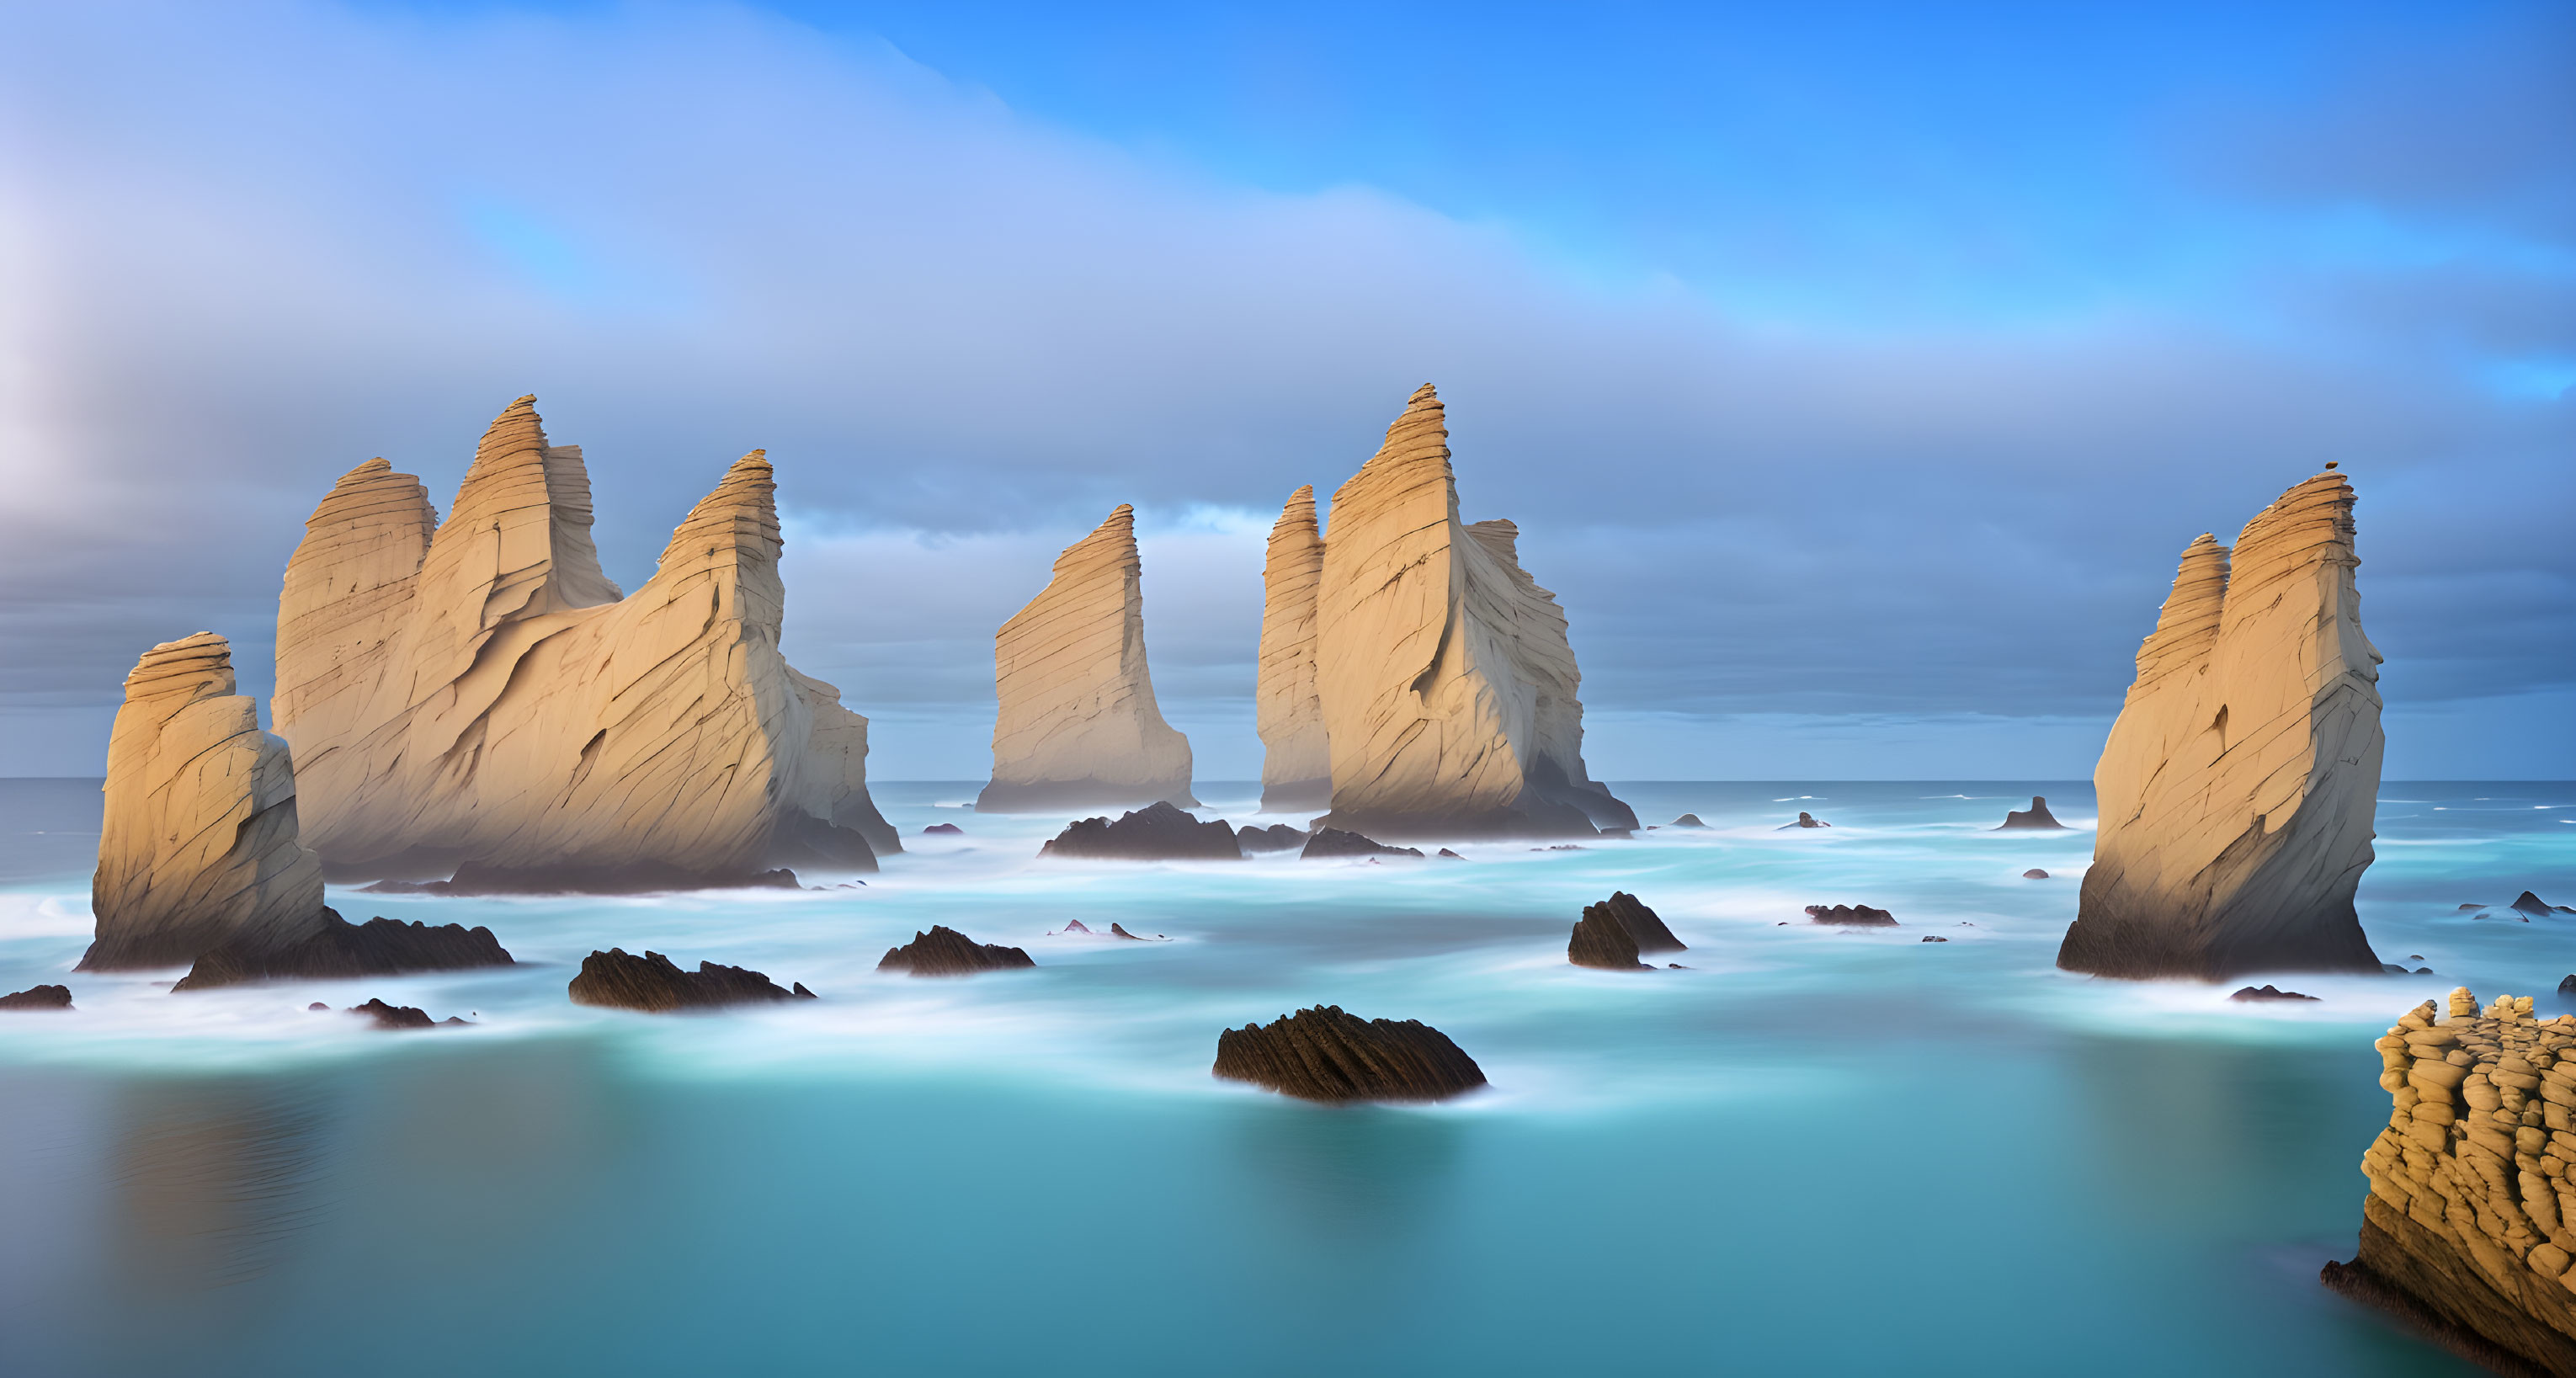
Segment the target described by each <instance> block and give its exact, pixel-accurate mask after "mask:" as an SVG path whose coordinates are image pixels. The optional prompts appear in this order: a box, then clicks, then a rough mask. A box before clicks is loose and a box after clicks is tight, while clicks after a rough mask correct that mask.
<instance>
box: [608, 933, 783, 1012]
mask: <svg viewBox="0 0 2576 1378" xmlns="http://www.w3.org/2000/svg"><path fill="white" fill-rule="evenodd" d="M569 990H570V993H571V995H572V1002H573V1003H574V1004H576V1005H606V1006H609V1007H611V1008H614V1009H627V1010H643V1011H646V1012H647V1013H651V1014H662V1013H666V1012H668V1011H671V1010H686V1009H714V1008H716V1007H717V1006H720V1005H746V1004H755V1003H758V1002H760V1001H763V1000H794V999H798V998H803V999H807V1000H811V999H813V998H814V993H813V992H812V991H809V990H807V989H805V987H804V984H803V983H802V982H799V983H798V984H797V987H796V989H795V990H793V991H786V990H781V989H779V988H778V985H777V983H775V982H773V981H771V980H770V979H769V977H768V976H766V975H764V974H762V973H760V972H757V971H752V970H750V969H748V968H745V967H728V966H718V965H716V964H715V963H713V962H700V963H698V969H697V970H695V971H682V970H681V969H680V968H679V966H678V965H677V964H675V963H674V962H672V960H671V959H670V958H668V957H665V956H663V955H662V954H661V953H659V952H647V953H645V954H644V955H643V956H641V957H638V956H635V955H634V954H632V953H630V952H628V951H626V950H625V949H624V948H618V947H612V948H610V949H608V950H607V951H606V952H593V953H592V954H590V955H589V956H587V957H584V958H582V959H581V974H580V975H578V976H575V977H574V978H572V984H571V986H570V987H569Z"/></svg>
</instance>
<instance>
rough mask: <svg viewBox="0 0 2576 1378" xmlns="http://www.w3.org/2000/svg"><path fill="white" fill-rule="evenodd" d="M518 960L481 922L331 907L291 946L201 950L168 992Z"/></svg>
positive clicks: (238, 944) (237, 942)
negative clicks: (349, 914)
mask: <svg viewBox="0 0 2576 1378" xmlns="http://www.w3.org/2000/svg"><path fill="white" fill-rule="evenodd" d="M512 965H515V963H514V962H513V961H512V960H511V957H510V954H509V951H508V950H507V949H505V948H503V947H502V946H501V940H500V939H498V938H495V937H493V936H492V930H491V929H488V928H484V927H481V926H480V925H477V926H476V927H474V928H470V929H469V928H467V927H466V926H465V925H463V924H460V923H448V924H437V925H431V924H426V923H422V922H419V921H418V920H414V921H413V922H411V923H403V922H400V921H399V920H395V919H388V918H383V917H378V918H372V919H369V920H367V921H366V922H365V923H363V924H355V923H351V922H349V921H348V920H347V919H344V918H341V917H340V915H339V913H338V912H337V911H335V910H330V909H325V910H323V911H322V921H321V923H320V924H319V925H317V926H316V927H315V928H314V929H313V931H311V932H309V933H307V934H305V935H304V936H303V937H301V938H299V939H297V940H296V941H294V942H291V943H259V942H251V941H247V940H244V939H240V938H235V939H232V940H230V941H227V942H223V943H218V944H217V945H215V946H214V947H212V948H209V949H207V950H206V951H205V952H204V953H202V954H200V955H199V956H198V958H197V961H196V964H195V965H193V966H191V967H189V968H188V974H187V975H186V976H183V977H181V978H179V981H178V983H177V984H176V985H173V986H172V987H170V989H172V990H173V991H182V990H211V989H213V988H214V987H217V986H231V985H239V984H241V983H242V982H245V981H268V980H280V979H287V978H297V979H304V980H317V979H318V980H335V979H343V978H347V977H353V976H397V975H400V974H402V973H404V972H409V971H462V970H465V969H467V968H471V967H505V966H512Z"/></svg>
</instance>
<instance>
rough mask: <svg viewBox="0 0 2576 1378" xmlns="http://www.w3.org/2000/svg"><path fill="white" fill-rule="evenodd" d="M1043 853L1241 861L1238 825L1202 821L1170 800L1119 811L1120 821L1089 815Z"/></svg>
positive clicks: (1058, 836) (1102, 857) (1095, 857)
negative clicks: (1236, 836) (1235, 831)
mask: <svg viewBox="0 0 2576 1378" xmlns="http://www.w3.org/2000/svg"><path fill="white" fill-rule="evenodd" d="M1038 855H1039V856H1053V857H1071V858H1075V859H1093V860H1113V861H1241V860H1242V859H1243V848H1242V847H1241V846H1240V845H1238V844H1237V843H1236V842H1235V836H1234V828H1233V827H1232V826H1231V825H1229V824H1228V823H1227V822H1226V821H1225V820H1224V819H1222V818H1220V819H1217V820H1216V821H1214V822H1212V823H1202V822H1200V821H1198V820H1197V819H1195V818H1192V817H1191V816H1190V815H1188V814H1186V813H1184V812H1182V811H1181V810H1179V809H1176V808H1173V807H1172V806H1171V805H1169V804H1164V803H1155V804H1150V805H1147V806H1146V807H1144V808H1141V809H1133V810H1130V811H1129V812H1127V813H1124V814H1121V815H1119V818H1118V821H1117V822H1115V823H1112V822H1110V821H1109V820H1108V819H1106V818H1085V819H1080V820H1078V821H1076V822H1075V823H1074V824H1073V825H1072V826H1070V827H1067V828H1066V829H1065V830H1064V831H1063V832H1060V833H1058V834H1056V835H1055V838H1054V840H1053V841H1051V842H1048V843H1047V844H1046V845H1045V846H1043V847H1040V848H1039V849H1038Z"/></svg>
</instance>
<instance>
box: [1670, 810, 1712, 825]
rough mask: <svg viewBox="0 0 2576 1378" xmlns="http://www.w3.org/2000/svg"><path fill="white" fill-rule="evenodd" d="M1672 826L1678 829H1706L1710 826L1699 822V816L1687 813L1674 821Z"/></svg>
mask: <svg viewBox="0 0 2576 1378" xmlns="http://www.w3.org/2000/svg"><path fill="white" fill-rule="evenodd" d="M1670 826H1672V827H1676V828H1705V827H1707V826H1708V825H1707V824H1706V823H1702V822H1701V821H1699V815H1698V814H1695V813H1686V814H1683V815H1682V816H1681V817H1679V818H1676V819H1674V820H1673V821H1672V823H1671V825H1670Z"/></svg>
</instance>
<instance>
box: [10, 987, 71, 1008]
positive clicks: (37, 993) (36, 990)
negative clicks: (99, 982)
mask: <svg viewBox="0 0 2576 1378" xmlns="http://www.w3.org/2000/svg"><path fill="white" fill-rule="evenodd" d="M71 1007H72V988H71V987H69V986H29V987H27V988H26V989H25V990H22V991H18V992H16V993H15V994H11V995H0V1010H67V1009H70V1008H71Z"/></svg>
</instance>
